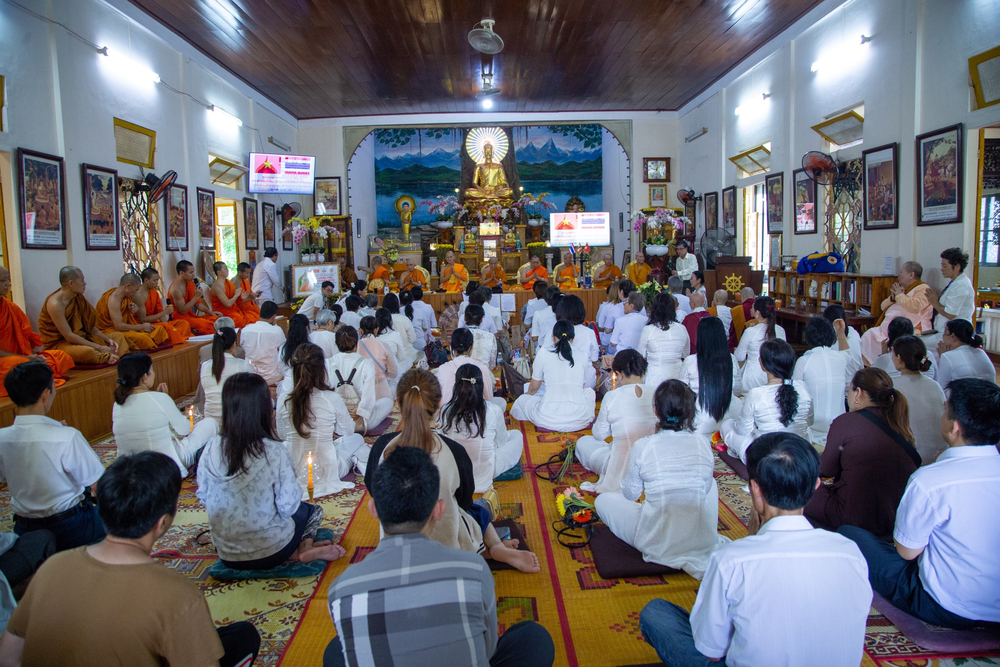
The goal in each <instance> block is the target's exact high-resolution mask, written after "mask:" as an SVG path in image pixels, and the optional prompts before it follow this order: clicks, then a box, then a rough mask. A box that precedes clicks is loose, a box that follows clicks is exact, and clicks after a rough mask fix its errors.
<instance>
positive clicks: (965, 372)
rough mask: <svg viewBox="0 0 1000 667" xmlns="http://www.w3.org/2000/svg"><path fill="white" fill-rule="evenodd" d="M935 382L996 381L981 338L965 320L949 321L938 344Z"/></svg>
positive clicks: (944, 386) (942, 384) (941, 383)
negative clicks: (970, 379)
mask: <svg viewBox="0 0 1000 667" xmlns="http://www.w3.org/2000/svg"><path fill="white" fill-rule="evenodd" d="M938 354H939V355H941V356H940V358H939V359H938V372H937V381H938V384H940V385H941V386H942V387H943V388H945V389H947V388H948V383H949V382H951V381H952V380H963V379H966V378H972V379H975V380H986V381H987V382H992V383H993V384H996V381H997V370H996V368H995V367H994V366H993V361H992V360H990V357H989V355H988V354H986V352H985V351H984V350H983V337H982V336H980V335H979V334H977V333H976V330H975V328H973V326H972V322H970V321H968V320H960V319H957V318H956V319H954V320H948V324H946V325H945V326H944V334H943V335H942V336H941V342H940V343H939V344H938Z"/></svg>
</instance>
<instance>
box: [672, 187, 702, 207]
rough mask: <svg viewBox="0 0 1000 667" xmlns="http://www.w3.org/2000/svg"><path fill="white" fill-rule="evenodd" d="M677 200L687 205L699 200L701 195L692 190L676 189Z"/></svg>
mask: <svg viewBox="0 0 1000 667" xmlns="http://www.w3.org/2000/svg"><path fill="white" fill-rule="evenodd" d="M677 201H679V202H680V203H682V204H684V205H685V206H687V205H688V204H691V203H694V202H696V201H701V197H698V196H696V195H695V194H694V190H678V191H677Z"/></svg>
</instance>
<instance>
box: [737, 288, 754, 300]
mask: <svg viewBox="0 0 1000 667" xmlns="http://www.w3.org/2000/svg"><path fill="white" fill-rule="evenodd" d="M755 296H756V294H754V293H753V288H752V287H744V288H743V289H741V290H740V298H741V299H742V300H743V301H746V300H747V299H752V298H754V297H755Z"/></svg>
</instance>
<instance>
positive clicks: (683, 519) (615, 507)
mask: <svg viewBox="0 0 1000 667" xmlns="http://www.w3.org/2000/svg"><path fill="white" fill-rule="evenodd" d="M619 354H621V353H620V352H619ZM616 358H617V357H616ZM653 405H654V410H655V415H656V420H657V424H656V427H657V432H656V433H655V434H654V435H650V436H647V437H645V438H641V439H639V440H638V441H636V443H635V444H634V445H632V451H631V452H630V453H629V457H628V472H627V473H626V474H625V478H624V480H623V481H622V483H621V487H620V488H621V491H620V492H614V493H602V494H601V495H599V496H597V500H595V501H594V506H595V507H596V508H597V514H598V515H600V517H601V520H602V521H603V522H604V523H605V524H607V526H608V528H610V529H611V532H612V533H614V534H615V535H617V536H618V537H619V538H620V539H621V540H623V541H624V542H627V543H628V544H631V545H632V546H633V547H635V548H636V549H638V550H639V551H641V552H642V558H643V560H645V561H646V562H647V563H658V564H660V565H666V566H667V567H673V568H679V569H682V570H684V571H685V572H687V573H688V574H690V575H691V576H692V577H694V578H695V579H701V577H702V575H703V574H704V573H705V568H706V567H707V566H708V558H709V556H711V555H712V552H713V551H715V550H716V549H717V548H718V547H719V546H720V545H721V544H724V543H725V542H728V541H729V540H728V538H725V537H721V536H720V535H719V533H718V527H719V487H718V485H717V484H716V482H715V477H714V475H713V473H714V471H715V463H714V459H715V457H714V455H713V454H712V448H711V447H710V446H709V443H708V439H707V438H706V437H705V436H704V435H700V434H698V433H694V432H693V431H692V428H693V426H694V416H695V395H694V392H692V391H691V390H690V389H689V388H688V387H687V385H685V384H684V383H683V382H681V381H680V380H667V381H666V382H664V383H663V384H661V385H660V386H659V387H657V388H656V391H655V393H654V395H653ZM643 493H645V494H646V498H645V501H644V502H642V503H638V502H636V501H638V500H639V498H640V496H642V495H643Z"/></svg>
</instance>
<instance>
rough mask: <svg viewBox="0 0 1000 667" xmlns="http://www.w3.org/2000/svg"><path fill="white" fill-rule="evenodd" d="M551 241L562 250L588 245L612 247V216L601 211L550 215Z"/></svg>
mask: <svg viewBox="0 0 1000 667" xmlns="http://www.w3.org/2000/svg"><path fill="white" fill-rule="evenodd" d="M549 240H550V242H551V244H552V245H554V246H556V247H560V248H565V247H566V246H570V245H586V244H588V243H589V244H590V245H591V246H604V245H611V214H610V213H607V212H601V211H594V212H590V211H587V212H585V213H549Z"/></svg>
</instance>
